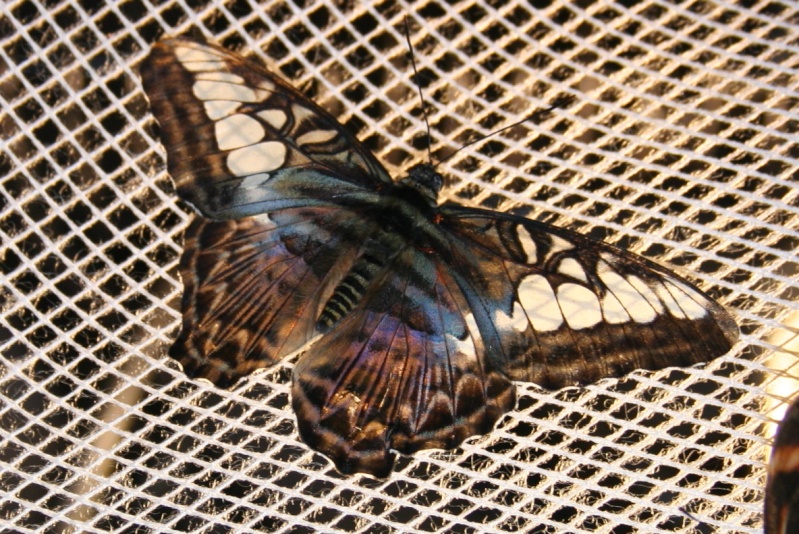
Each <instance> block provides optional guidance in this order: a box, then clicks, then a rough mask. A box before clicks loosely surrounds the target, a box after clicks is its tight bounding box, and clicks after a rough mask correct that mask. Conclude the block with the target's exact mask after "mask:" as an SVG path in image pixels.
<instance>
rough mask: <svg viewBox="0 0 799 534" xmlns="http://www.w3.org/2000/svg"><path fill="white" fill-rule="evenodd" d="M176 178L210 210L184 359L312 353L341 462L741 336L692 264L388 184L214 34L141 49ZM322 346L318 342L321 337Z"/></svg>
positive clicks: (432, 177) (187, 307) (304, 372)
mask: <svg viewBox="0 0 799 534" xmlns="http://www.w3.org/2000/svg"><path fill="white" fill-rule="evenodd" d="M141 72H142V80H143V83H144V88H145V91H146V93H147V95H148V97H149V99H150V102H151V106H152V109H153V113H154V114H155V117H156V118H157V120H158V122H159V124H160V125H161V136H162V142H163V143H164V145H165V147H166V150H167V164H168V169H169V172H170V174H171V175H172V177H173V179H174V181H175V184H176V187H177V191H178V194H179V195H180V197H181V198H182V199H184V200H185V201H186V202H188V203H189V204H190V205H192V206H193V208H194V209H195V210H196V211H197V212H198V214H199V216H197V217H195V219H194V220H193V221H192V222H191V224H190V226H189V228H188V230H187V232H186V237H185V245H184V255H183V257H182V260H181V277H182V278H183V282H184V286H185V291H184V297H183V303H182V308H183V324H182V327H181V331H180V334H179V336H178V339H177V340H176V342H175V344H174V345H173V347H172V348H171V349H170V355H171V356H172V357H174V358H175V359H177V360H179V361H180V362H181V363H182V364H183V367H184V370H185V371H186V372H187V374H188V375H189V376H198V377H203V378H207V379H208V380H211V381H212V382H214V383H215V384H217V385H220V386H225V387H227V386H230V385H232V384H234V383H235V382H236V381H237V380H238V379H240V378H241V377H243V376H246V375H247V374H249V373H251V372H252V371H253V370H255V369H259V368H262V367H266V366H269V365H272V364H274V363H275V362H277V361H278V360H280V359H281V358H283V357H284V356H287V355H288V354H291V353H292V352H295V351H297V350H299V349H305V351H304V353H303V354H302V356H301V357H300V358H299V360H298V361H297V364H296V365H295V368H294V377H293V386H292V398H293V407H294V410H295V412H296V414H297V420H298V426H299V431H300V434H301V436H302V438H303V440H304V441H305V442H306V443H308V444H309V445H310V446H311V447H313V448H314V449H316V450H319V451H321V452H323V453H324V454H326V455H327V456H329V457H331V458H332V459H333V461H334V462H335V464H336V466H337V467H338V468H339V469H340V470H342V471H344V472H365V473H369V474H373V475H376V476H385V475H387V474H388V473H389V472H390V470H391V466H392V465H393V460H394V453H393V452H392V451H394V450H396V451H400V452H404V453H410V452H414V451H416V450H419V449H424V448H451V447H454V446H456V445H458V444H459V443H461V442H462V441H463V440H464V439H466V438H467V437H469V436H472V435H475V434H483V433H486V432H488V431H489V430H490V429H491V428H492V427H493V425H494V424H495V423H496V421H497V420H498V419H499V417H501V416H502V414H504V413H505V412H507V411H509V410H511V409H512V408H513V405H514V403H515V393H514V387H513V384H512V382H513V381H514V380H523V381H531V382H535V383H537V384H539V385H542V386H544V387H547V388H557V387H563V386H567V385H575V384H584V383H589V382H593V381H596V380H598V379H600V378H604V377H608V376H618V375H621V374H624V373H626V372H629V371H631V370H634V369H639V368H644V369H659V368H663V367H667V366H672V365H691V364H693V363H697V362H700V361H707V360H709V359H711V358H714V357H716V356H719V355H721V354H723V353H725V352H727V351H728V350H729V348H730V347H731V346H732V344H733V343H734V341H735V339H736V338H737V335H738V331H737V326H736V325H735V322H734V321H733V319H732V318H731V317H730V315H729V314H728V313H727V312H726V311H724V310H723V309H722V308H721V307H720V306H719V305H718V304H716V303H715V302H713V301H712V300H711V299H709V298H708V297H707V296H706V295H704V294H703V293H702V292H700V291H699V290H697V289H696V288H694V287H692V286H691V285H690V284H689V283H688V282H686V281H685V280H683V279H682V278H680V277H679V276H677V275H675V274H674V273H671V272H670V271H668V270H667V269H664V268H662V267H660V266H658V265H656V264H654V263H652V262H650V261H648V260H645V259H643V258H640V257H638V256H634V255H632V254H629V253H626V252H624V251H621V250H618V249H615V248H613V247H611V246H609V245H606V244H604V243H601V242H598V241H595V240H592V239H589V238H587V237H584V236H581V235H579V234H576V233H574V232H571V231H568V230H566V229H563V228H558V227H554V226H550V225H546V224H544V223H541V222H537V221H534V220H530V219H525V218H521V217H515V216H512V215H508V214H503V213H498V212H493V211H488V210H482V209H476V208H467V207H464V206H460V205H458V204H455V203H444V204H438V202H437V198H438V193H439V191H440V189H441V187H442V185H443V182H444V180H443V178H442V176H441V175H440V174H439V173H438V172H437V170H436V169H435V168H434V167H433V166H431V165H428V164H422V165H417V166H415V167H413V168H411V169H410V171H409V172H408V175H407V176H406V177H405V178H403V179H401V180H399V181H396V182H395V181H393V180H392V179H391V178H390V177H389V175H388V173H387V172H386V171H385V169H384V168H383V167H382V165H380V164H379V162H377V161H376V160H375V159H374V156H373V155H372V154H371V153H369V152H368V151H366V150H365V148H364V147H363V146H362V145H361V144H360V143H359V142H358V141H357V139H355V138H354V137H353V136H352V135H351V134H349V133H348V132H347V131H346V130H345V129H344V128H343V127H342V126H341V125H339V124H338V122H336V120H335V119H334V118H333V117H331V116H330V115H329V114H328V113H327V112H325V111H324V110H322V109H321V108H319V107H318V106H317V105H316V104H314V103H313V102H311V101H310V100H308V99H307V98H306V97H304V96H303V95H302V94H300V93H299V92H297V91H296V90H295V89H293V88H292V87H290V86H289V85H288V84H286V83H285V82H283V81H282V80H281V79H280V78H278V77H277V76H275V75H273V74H271V73H270V72H269V71H267V70H266V69H264V68H262V67H261V66H259V65H257V64H254V63H251V62H249V61H247V60H245V59H243V58H241V57H239V56H237V55H235V54H232V53H230V52H228V51H225V50H223V49H221V48H218V47H215V46H213V45H209V44H205V43H199V42H195V41H191V40H187V39H173V40H167V41H162V42H161V43H159V44H157V45H155V46H154V48H153V50H152V52H151V53H150V55H149V56H148V58H147V59H146V60H145V62H144V63H143V64H142V68H141ZM311 342H313V343H311Z"/></svg>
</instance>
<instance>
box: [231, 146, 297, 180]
mask: <svg viewBox="0 0 799 534" xmlns="http://www.w3.org/2000/svg"><path fill="white" fill-rule="evenodd" d="M286 152H287V150H286V145H284V144H283V143H281V142H279V141H264V142H263V143H258V144H255V145H250V146H245V147H243V148H239V149H237V150H234V151H232V152H230V153H229V154H228V156H227V166H228V169H230V172H232V173H233V174H235V175H236V176H248V175H250V174H259V173H268V172H271V171H274V170H277V169H279V168H280V167H282V166H283V163H285V161H286Z"/></svg>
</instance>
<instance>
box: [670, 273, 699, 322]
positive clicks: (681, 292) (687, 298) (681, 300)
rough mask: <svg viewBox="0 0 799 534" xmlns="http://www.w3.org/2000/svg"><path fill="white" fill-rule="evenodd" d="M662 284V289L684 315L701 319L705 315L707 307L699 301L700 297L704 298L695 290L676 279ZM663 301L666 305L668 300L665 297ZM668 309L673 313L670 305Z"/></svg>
mask: <svg viewBox="0 0 799 534" xmlns="http://www.w3.org/2000/svg"><path fill="white" fill-rule="evenodd" d="M664 285H665V288H664V289H665V290H666V291H668V293H669V295H670V296H671V297H673V298H674V300H675V302H676V305H677V306H679V309H680V311H681V312H682V313H683V314H685V316H686V317H688V318H689V319H701V318H702V317H705V316H707V314H708V311H707V308H706V307H705V306H704V305H702V303H701V302H700V299H701V300H704V299H703V298H702V297H701V296H700V295H698V294H697V292H696V291H694V290H693V289H691V288H690V287H688V286H686V285H685V284H682V283H680V282H678V281H676V280H670V281H668V282H665V284H664ZM664 301H665V302H666V305H667V306H668V305H669V302H668V301H666V300H665V299H664ZM669 311H671V312H672V313H674V312H673V311H672V308H671V307H670V306H669ZM675 315H676V314H675Z"/></svg>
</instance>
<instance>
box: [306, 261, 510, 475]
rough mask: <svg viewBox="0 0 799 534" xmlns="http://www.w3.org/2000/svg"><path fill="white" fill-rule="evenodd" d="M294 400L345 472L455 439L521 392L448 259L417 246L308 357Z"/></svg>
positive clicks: (312, 434) (488, 423)
mask: <svg viewBox="0 0 799 534" xmlns="http://www.w3.org/2000/svg"><path fill="white" fill-rule="evenodd" d="M292 399H293V403H294V410H295V412H296V413H297V422H298V425H299V430H300V435H301V436H302V438H303V441H305V442H306V443H307V444H308V445H309V446H311V447H313V448H314V449H316V450H318V451H320V452H322V453H323V454H325V455H327V456H329V457H330V458H332V459H333V461H334V463H335V464H336V467H337V468H338V469H339V470H340V471H342V472H344V473H353V472H363V473H369V474H371V475H374V476H379V477H382V476H387V475H388V474H389V472H390V471H391V467H392V465H393V462H394V456H393V453H392V452H391V450H392V449H394V450H398V451H400V452H403V453H411V452H414V451H416V450H419V449H426V448H442V449H449V448H452V447H455V446H457V445H458V444H459V443H460V442H462V441H463V440H464V439H465V438H467V437H469V436H472V435H475V434H483V433H486V432H488V431H490V430H491V428H492V427H493V425H494V423H495V422H496V421H497V419H498V418H499V417H500V416H501V415H502V414H503V413H505V412H507V411H508V410H510V409H512V408H513V406H514V402H515V395H514V389H513V385H512V383H511V381H510V380H509V379H508V378H507V376H505V374H504V372H503V370H502V369H499V368H497V367H495V366H494V365H493V363H492V362H491V360H489V359H487V358H486V347H485V345H484V343H483V340H482V338H481V336H480V332H479V330H478V328H477V325H476V324H475V323H474V320H473V317H472V314H471V312H470V310H469V307H468V303H467V302H466V299H465V298H464V296H463V295H462V294H461V292H460V289H459V288H458V286H457V284H455V283H454V281H453V280H452V278H451V277H450V276H449V273H448V272H447V269H446V267H445V266H444V265H443V264H441V263H440V262H439V261H437V260H436V258H435V257H432V256H430V255H425V254H422V253H421V252H419V251H417V250H415V249H412V248H410V249H408V250H406V251H405V252H404V253H402V254H401V255H400V256H399V257H398V258H397V260H396V261H395V262H394V263H393V264H392V265H391V266H390V268H387V269H386V270H385V271H384V272H383V273H382V274H381V275H380V277H379V278H378V279H376V280H375V281H374V284H373V285H372V287H371V289H370V290H369V292H368V293H367V294H366V295H365V296H364V298H363V300H362V301H361V303H360V305H359V306H358V307H357V308H356V309H355V310H353V311H352V312H351V313H350V314H349V315H348V316H347V317H346V318H345V319H344V320H342V322H341V323H339V324H338V325H337V326H336V327H334V329H333V330H332V331H331V332H329V333H328V334H327V335H325V336H324V337H323V338H322V339H321V340H320V341H319V342H317V343H316V344H315V345H313V346H312V347H311V348H310V349H309V350H308V351H307V352H306V353H305V354H304V355H303V356H302V358H301V359H300V361H299V362H298V363H297V365H296V367H295V370H294V384H293V389H292Z"/></svg>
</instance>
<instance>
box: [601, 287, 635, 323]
mask: <svg viewBox="0 0 799 534" xmlns="http://www.w3.org/2000/svg"><path fill="white" fill-rule="evenodd" d="M602 316H603V317H604V318H605V322H606V323H609V324H622V323H629V322H630V321H631V317H630V314H629V313H627V310H625V309H624V305H622V303H621V302H620V301H619V299H617V298H616V295H614V294H613V293H611V292H608V293H606V294H605V296H604V297H603V298H602Z"/></svg>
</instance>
